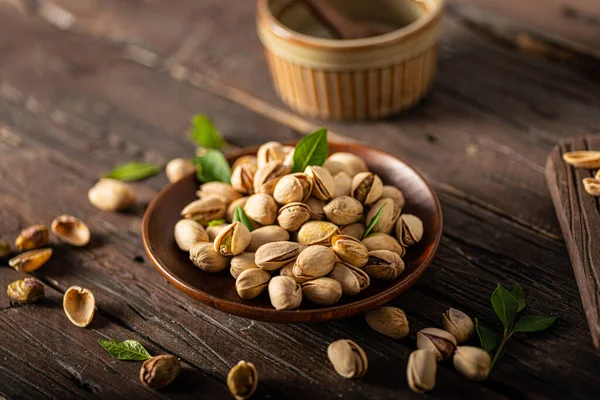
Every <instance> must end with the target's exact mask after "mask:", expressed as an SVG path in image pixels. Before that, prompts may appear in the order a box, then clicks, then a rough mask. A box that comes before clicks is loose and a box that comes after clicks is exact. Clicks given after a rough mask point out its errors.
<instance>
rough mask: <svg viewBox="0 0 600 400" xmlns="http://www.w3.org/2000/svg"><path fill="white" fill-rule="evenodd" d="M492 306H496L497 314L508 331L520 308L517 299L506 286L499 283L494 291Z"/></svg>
mask: <svg viewBox="0 0 600 400" xmlns="http://www.w3.org/2000/svg"><path fill="white" fill-rule="evenodd" d="M492 307H494V311H495V312H496V315H497V316H498V318H499V319H500V321H501V322H502V325H504V330H505V331H508V330H509V329H510V328H511V326H512V323H513V321H514V320H515V316H516V315H517V311H518V309H519V303H518V302H517V299H515V296H513V295H512V294H511V293H510V292H509V291H508V290H506V289H505V288H504V286H502V285H501V284H498V287H497V288H496V290H494V293H492Z"/></svg>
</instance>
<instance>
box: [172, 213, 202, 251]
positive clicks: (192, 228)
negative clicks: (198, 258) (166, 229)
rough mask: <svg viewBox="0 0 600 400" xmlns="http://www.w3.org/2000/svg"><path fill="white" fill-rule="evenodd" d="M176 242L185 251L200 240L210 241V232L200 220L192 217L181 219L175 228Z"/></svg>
mask: <svg viewBox="0 0 600 400" xmlns="http://www.w3.org/2000/svg"><path fill="white" fill-rule="evenodd" d="M173 236H174V237H175V243H177V246H178V247H179V248H180V249H181V250H183V251H190V249H191V248H192V246H193V245H195V244H196V243H198V242H208V233H207V232H206V230H205V229H204V227H202V225H200V224H199V223H198V222H196V221H194V220H192V219H181V220H179V221H177V223H176V224H175V227H174V228H173Z"/></svg>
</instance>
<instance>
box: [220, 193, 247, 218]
mask: <svg viewBox="0 0 600 400" xmlns="http://www.w3.org/2000/svg"><path fill="white" fill-rule="evenodd" d="M247 201H248V197H240V198H239V199H235V200H234V201H232V202H231V203H229V205H228V206H227V212H226V214H225V217H226V218H227V221H229V222H233V214H235V209H236V208H238V207H242V208H244V206H245V205H246V202H247Z"/></svg>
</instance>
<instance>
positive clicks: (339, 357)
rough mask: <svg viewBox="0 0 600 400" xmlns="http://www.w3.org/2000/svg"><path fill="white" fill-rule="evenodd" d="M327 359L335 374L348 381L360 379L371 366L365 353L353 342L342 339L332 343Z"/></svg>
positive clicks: (328, 349)
mask: <svg viewBox="0 0 600 400" xmlns="http://www.w3.org/2000/svg"><path fill="white" fill-rule="evenodd" d="M327 357H329V361H331V363H332V364H333V368H334V369H335V372H337V373H338V374H339V375H340V376H342V377H344V378H347V379H352V378H360V377H361V376H363V375H364V374H365V373H366V372H367V368H368V366H369V362H368V360H367V355H366V353H365V351H364V350H363V349H362V348H361V347H360V346H359V345H358V344H356V343H355V342H353V341H352V340H346V339H340V340H336V341H335V342H333V343H331V344H330V345H329V347H328V348H327Z"/></svg>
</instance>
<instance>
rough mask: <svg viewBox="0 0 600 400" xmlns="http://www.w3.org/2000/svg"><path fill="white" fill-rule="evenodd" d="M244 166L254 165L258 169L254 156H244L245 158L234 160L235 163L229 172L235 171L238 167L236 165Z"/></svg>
mask: <svg viewBox="0 0 600 400" xmlns="http://www.w3.org/2000/svg"><path fill="white" fill-rule="evenodd" d="M244 164H249V165H254V167H255V168H258V164H257V160H256V156H253V155H246V156H241V157H239V158H238V159H237V160H235V162H234V163H233V165H232V166H231V170H232V171H233V170H234V169H236V168H237V167H238V165H244Z"/></svg>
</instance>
